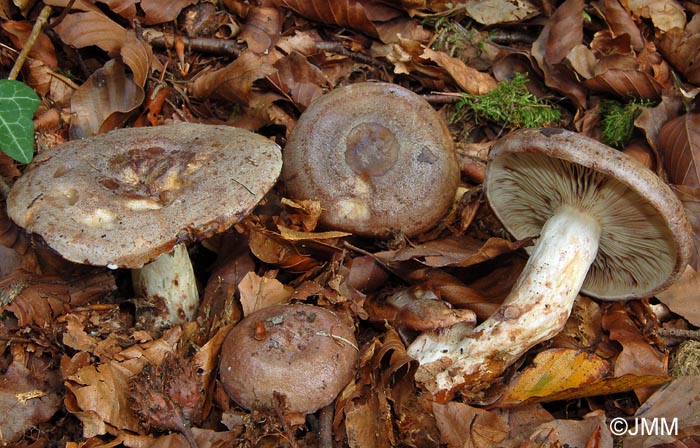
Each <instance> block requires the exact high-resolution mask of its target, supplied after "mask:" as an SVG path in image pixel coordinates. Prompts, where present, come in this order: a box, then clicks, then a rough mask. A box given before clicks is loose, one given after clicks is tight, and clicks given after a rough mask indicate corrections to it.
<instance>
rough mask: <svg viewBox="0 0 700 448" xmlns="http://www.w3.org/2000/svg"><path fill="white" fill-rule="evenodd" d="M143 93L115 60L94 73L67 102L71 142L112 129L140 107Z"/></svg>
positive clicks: (121, 123)
mask: <svg viewBox="0 0 700 448" xmlns="http://www.w3.org/2000/svg"><path fill="white" fill-rule="evenodd" d="M144 96H145V94H144V91H143V89H142V88H141V87H140V86H139V85H138V84H136V83H135V82H134V81H133V80H132V79H131V77H130V76H128V75H127V74H126V72H125V70H124V65H123V64H122V63H121V62H118V61H117V60H115V59H111V60H109V61H107V63H106V64H105V65H104V67H102V68H100V69H97V70H96V71H95V73H93V74H92V75H91V76H90V77H89V78H88V79H87V81H85V82H84V83H83V84H82V85H81V86H80V88H78V90H76V91H75V93H73V97H72V98H71V109H72V113H73V119H72V120H71V127H70V136H71V139H72V140H74V139H77V138H83V137H87V136H91V135H95V134H99V133H101V132H106V131H110V130H112V129H116V128H118V127H120V126H121V125H123V124H124V122H126V120H127V119H128V118H129V116H130V115H131V114H132V113H133V112H135V110H136V108H137V107H139V105H141V103H143V99H144Z"/></svg>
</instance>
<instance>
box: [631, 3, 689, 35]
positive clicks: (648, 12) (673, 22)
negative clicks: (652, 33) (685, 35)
mask: <svg viewBox="0 0 700 448" xmlns="http://www.w3.org/2000/svg"><path fill="white" fill-rule="evenodd" d="M624 3H626V6H627V8H628V9H629V10H630V11H631V12H632V13H633V14H634V15H636V16H638V17H645V18H648V19H651V21H652V22H654V26H655V27H656V28H658V29H659V30H660V31H663V32H666V31H668V30H670V29H672V28H680V29H683V28H684V27H685V11H683V8H681V6H680V5H679V4H678V3H676V1H675V0H627V1H626V2H624Z"/></svg>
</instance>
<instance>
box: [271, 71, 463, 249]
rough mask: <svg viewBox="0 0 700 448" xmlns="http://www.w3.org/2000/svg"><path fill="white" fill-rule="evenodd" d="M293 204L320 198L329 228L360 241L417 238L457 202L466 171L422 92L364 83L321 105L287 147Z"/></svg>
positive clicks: (312, 110) (287, 174) (328, 97)
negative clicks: (397, 236)
mask: <svg viewBox="0 0 700 448" xmlns="http://www.w3.org/2000/svg"><path fill="white" fill-rule="evenodd" d="M282 179H283V182H284V185H285V188H286V191H287V194H288V195H289V196H290V197H292V199H313V200H318V201H320V203H321V207H322V209H323V210H324V211H323V213H322V215H321V218H320V222H321V224H322V225H324V226H326V227H331V228H336V229H341V230H345V231H349V232H353V233H356V234H358V235H366V236H375V237H387V236H389V235H390V233H391V231H400V232H402V233H404V234H406V235H409V236H410V235H414V234H417V233H420V232H423V231H426V230H428V229H430V228H431V227H432V226H434V225H435V224H437V223H438V221H439V220H440V218H442V217H443V216H444V215H445V214H446V212H447V211H448V210H449V208H450V205H451V204H452V202H453V200H454V195H455V193H456V191H457V186H458V182H459V165H458V163H457V158H456V155H455V152H454V145H453V142H452V138H451V136H450V133H449V131H448V129H447V126H446V125H445V123H444V121H443V119H442V117H441V116H440V115H439V114H438V113H437V112H436V111H435V110H434V109H433V108H432V107H431V106H430V104H429V103H428V102H427V101H425V100H424V99H423V98H422V97H420V96H419V95H417V94H416V93H414V92H412V91H410V90H408V89H405V88H403V87H401V86H398V85H395V84H390V83H383V82H361V83H355V84H351V85H348V86H345V87H341V88H338V89H335V90H333V91H332V92H330V93H328V94H325V95H322V96H321V97H319V98H317V99H316V100H315V101H314V102H313V103H312V104H311V105H310V106H309V107H308V108H307V109H306V110H305V111H304V113H303V114H302V115H301V117H300V118H299V121H298V122H297V124H296V126H295V127H294V129H293V130H292V132H291V134H290V136H289V140H288V142H287V144H286V146H285V148H284V167H283V169H282Z"/></svg>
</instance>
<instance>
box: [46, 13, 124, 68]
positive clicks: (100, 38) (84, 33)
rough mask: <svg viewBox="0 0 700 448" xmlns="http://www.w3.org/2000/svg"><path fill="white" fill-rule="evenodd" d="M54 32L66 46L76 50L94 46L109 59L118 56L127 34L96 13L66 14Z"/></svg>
mask: <svg viewBox="0 0 700 448" xmlns="http://www.w3.org/2000/svg"><path fill="white" fill-rule="evenodd" d="M55 30H56V33H57V34H58V36H59V37H60V38H61V40H62V41H63V42H65V43H67V44H68V45H72V46H74V47H77V48H84V47H89V46H92V45H95V46H97V47H99V48H101V49H102V50H104V51H106V52H107V54H109V55H110V56H111V57H115V56H117V55H118V54H119V50H120V49H121V47H122V44H123V43H124V40H125V39H126V33H127V31H126V30H125V29H124V28H123V27H122V26H121V25H119V24H117V23H116V22H114V21H113V20H111V19H110V18H109V17H107V16H106V15H104V14H101V13H99V12H96V11H86V12H77V13H72V14H68V15H66V17H64V18H63V20H62V21H61V23H59V24H58V25H57V26H56V27H55Z"/></svg>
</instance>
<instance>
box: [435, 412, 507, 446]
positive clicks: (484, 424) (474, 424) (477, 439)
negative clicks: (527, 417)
mask: <svg viewBox="0 0 700 448" xmlns="http://www.w3.org/2000/svg"><path fill="white" fill-rule="evenodd" d="M433 412H434V413H435V420H436V422H437V426H438V428H439V429H440V442H441V443H444V444H446V445H447V446H448V448H462V447H473V448H489V447H493V446H499V444H500V443H501V442H503V441H504V440H505V438H506V436H507V435H508V426H507V424H506V420H505V419H504V418H503V417H502V416H501V415H500V414H499V413H498V412H495V411H487V410H485V409H478V408H474V407H471V406H469V405H467V404H464V403H459V402H456V401H451V402H449V403H445V404H439V403H433Z"/></svg>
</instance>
